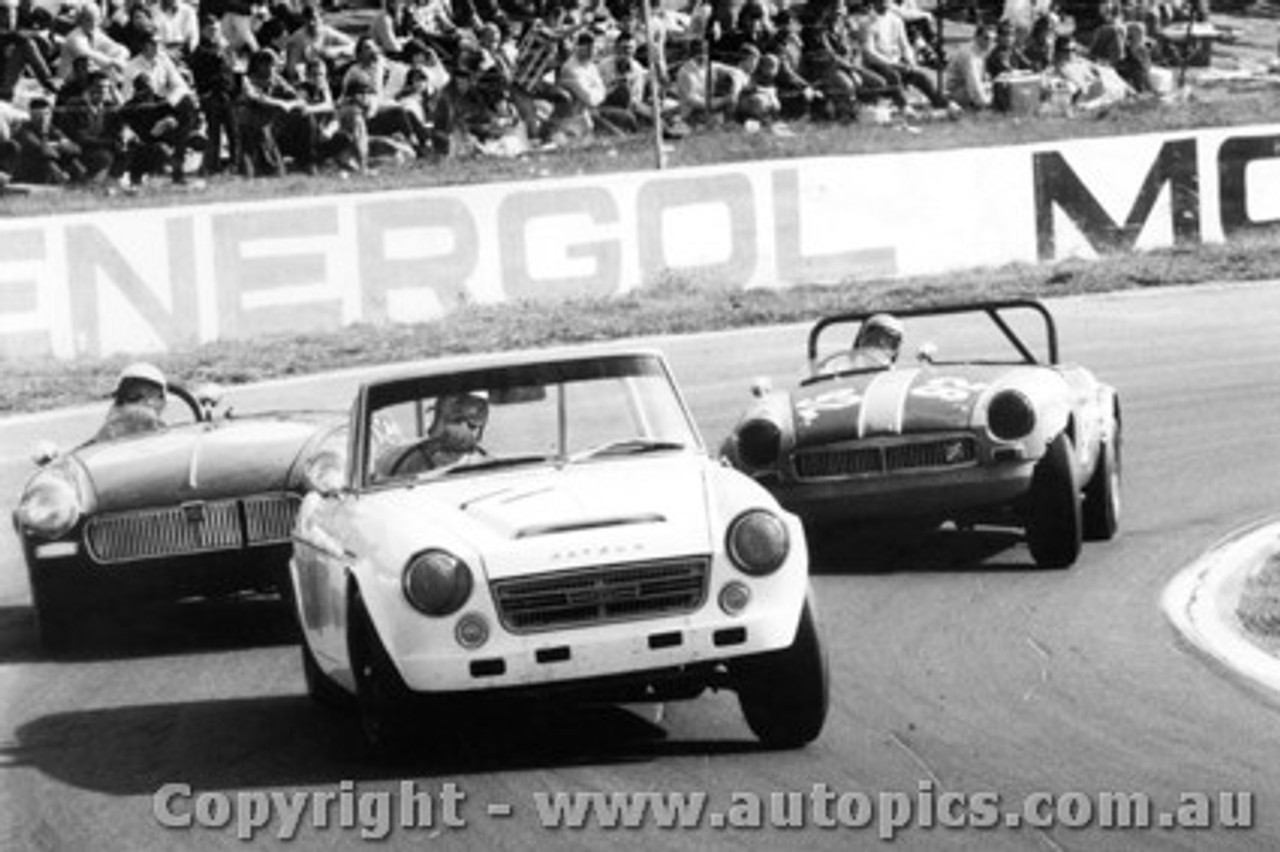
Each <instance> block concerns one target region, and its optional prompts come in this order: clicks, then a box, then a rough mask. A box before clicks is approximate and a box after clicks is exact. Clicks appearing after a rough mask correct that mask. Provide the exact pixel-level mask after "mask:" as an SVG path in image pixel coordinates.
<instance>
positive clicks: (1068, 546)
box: [1026, 433, 1083, 568]
mask: <svg viewBox="0 0 1280 852" xmlns="http://www.w3.org/2000/svg"><path fill="white" fill-rule="evenodd" d="M1026 525H1027V545H1028V546H1029V547H1030V549H1031V556H1032V558H1033V559H1035V561H1036V564H1037V565H1039V566H1040V567H1041V568H1066V567H1068V566H1070V565H1071V564H1073V563H1074V562H1075V561H1076V559H1077V558H1078V557H1079V556H1080V542H1081V540H1082V538H1083V531H1082V526H1083V522H1082V519H1081V512H1080V489H1079V485H1078V484H1077V482H1076V470H1075V462H1074V460H1073V459H1072V448H1071V438H1070V437H1069V436H1068V435H1067V434H1066V433H1063V434H1061V435H1059V436H1058V437H1056V438H1054V439H1053V443H1051V444H1049V447H1048V449H1046V450H1045V454H1044V457H1043V458H1041V459H1040V461H1039V462H1037V463H1036V468H1035V472H1034V473H1033V474H1032V476H1031V491H1030V493H1029V494H1028V495H1027V506H1026Z"/></svg>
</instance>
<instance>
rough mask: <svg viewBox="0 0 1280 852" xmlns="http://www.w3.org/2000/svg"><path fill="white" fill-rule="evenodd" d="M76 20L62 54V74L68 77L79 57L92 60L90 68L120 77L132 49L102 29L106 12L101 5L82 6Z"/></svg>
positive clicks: (61, 75)
mask: <svg viewBox="0 0 1280 852" xmlns="http://www.w3.org/2000/svg"><path fill="white" fill-rule="evenodd" d="M75 21H76V26H75V29H73V30H72V31H71V32H69V33H67V36H66V38H65V39H64V40H63V42H62V49H61V51H60V52H59V54H58V76H59V77H60V78H62V79H66V78H67V77H68V76H70V75H71V66H72V64H73V63H74V62H75V60H76V59H77V58H78V57H84V58H86V59H87V60H88V62H89V70H97V71H106V72H108V73H111V74H113V75H116V77H117V79H118V78H119V75H120V74H121V73H122V72H123V71H124V66H125V64H126V63H127V62H128V61H129V51H128V49H127V48H125V46H124V45H122V44H119V43H117V42H115V41H113V40H112V39H110V38H108V37H107V34H106V33H104V32H103V31H102V27H101V23H102V12H101V11H99V9H98V7H97V5H95V4H94V3H86V4H85V5H83V6H81V7H80V8H79V10H78V11H77V12H76V17H75Z"/></svg>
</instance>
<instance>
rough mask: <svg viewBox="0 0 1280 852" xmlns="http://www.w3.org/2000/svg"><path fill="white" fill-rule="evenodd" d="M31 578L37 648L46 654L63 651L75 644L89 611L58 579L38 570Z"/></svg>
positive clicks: (32, 573)
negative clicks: (38, 641)
mask: <svg viewBox="0 0 1280 852" xmlns="http://www.w3.org/2000/svg"><path fill="white" fill-rule="evenodd" d="M30 576H31V602H32V605H33V607H34V609H35V615H36V630H37V631H38V633H39V635H40V646H41V647H42V648H44V649H45V650H46V651H55V652H56V651H66V650H67V649H69V648H70V647H71V646H72V644H73V643H74V639H75V635H76V631H77V630H78V629H79V628H80V627H81V626H82V625H83V622H84V619H85V617H86V615H87V612H88V609H87V607H86V606H85V604H84V603H83V601H80V600H78V599H77V598H76V597H75V596H73V595H72V593H71V592H70V591H69V590H68V589H67V588H66V585H65V584H64V583H60V582H58V580H57V578H53V577H48V576H46V575H45V574H44V573H43V572H41V571H32V572H31V575H30Z"/></svg>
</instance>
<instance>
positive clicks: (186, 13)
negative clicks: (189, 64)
mask: <svg viewBox="0 0 1280 852" xmlns="http://www.w3.org/2000/svg"><path fill="white" fill-rule="evenodd" d="M151 19H152V20H153V21H154V22H155V25H156V37H157V38H158V39H159V41H160V45H161V46H162V47H163V48H164V49H165V50H166V51H168V53H169V55H170V56H172V57H173V58H174V60H175V61H177V62H179V63H185V62H186V61H187V60H188V59H190V58H191V54H192V53H195V50H196V46H197V45H199V44H200V23H199V21H198V19H197V16H196V7H195V6H193V5H191V4H190V3H189V2H187V0H160V2H159V3H158V4H156V6H155V7H153V8H152V10H151Z"/></svg>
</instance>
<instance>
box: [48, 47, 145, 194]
mask: <svg viewBox="0 0 1280 852" xmlns="http://www.w3.org/2000/svg"><path fill="white" fill-rule="evenodd" d="M56 124H57V125H58V128H59V129H60V130H62V131H63V132H64V133H65V134H66V135H67V138H69V139H70V140H71V141H72V142H74V143H76V145H78V146H79V147H80V151H81V157H82V160H83V162H84V164H85V170H86V178H87V179H88V180H89V181H90V182H95V181H100V180H103V179H105V178H107V177H119V176H120V175H122V174H123V173H124V170H125V166H126V165H127V163H126V158H125V138H124V123H123V121H122V120H121V116H120V92H119V91H118V90H117V88H116V86H115V84H114V83H113V82H111V78H110V77H109V76H108V75H107V73H106V72H105V71H90V72H89V77H88V82H87V84H86V86H85V89H84V91H82V92H81V93H80V94H78V95H76V96H74V97H71V98H64V99H62V100H61V101H60V103H59V108H58V116H57V120H56Z"/></svg>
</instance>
